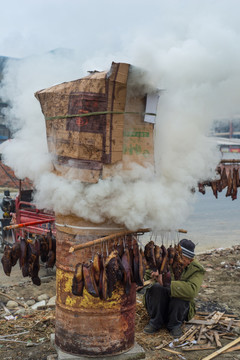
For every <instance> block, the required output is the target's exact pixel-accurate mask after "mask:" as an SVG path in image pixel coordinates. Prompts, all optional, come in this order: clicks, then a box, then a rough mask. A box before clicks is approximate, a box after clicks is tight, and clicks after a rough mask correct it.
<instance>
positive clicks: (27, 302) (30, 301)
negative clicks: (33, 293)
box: [26, 299, 36, 306]
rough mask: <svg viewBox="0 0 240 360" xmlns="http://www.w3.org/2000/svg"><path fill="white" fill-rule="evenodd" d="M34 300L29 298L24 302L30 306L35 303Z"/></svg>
mask: <svg viewBox="0 0 240 360" xmlns="http://www.w3.org/2000/svg"><path fill="white" fill-rule="evenodd" d="M35 302H36V301H35V300H33V299H30V300H27V301H26V304H27V305H28V306H32V305H34V304H35Z"/></svg>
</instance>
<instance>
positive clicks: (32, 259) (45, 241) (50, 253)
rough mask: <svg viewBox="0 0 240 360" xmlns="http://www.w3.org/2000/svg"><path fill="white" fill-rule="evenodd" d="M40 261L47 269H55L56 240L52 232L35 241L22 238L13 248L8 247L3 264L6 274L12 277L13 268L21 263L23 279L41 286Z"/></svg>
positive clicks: (36, 238) (6, 247)
mask: <svg viewBox="0 0 240 360" xmlns="http://www.w3.org/2000/svg"><path fill="white" fill-rule="evenodd" d="M40 260H41V261H42V262H43V263H45V264H46V267H47V268H53V266H54V265H55V262H56V239H55V238H54V237H53V236H52V233H51V231H49V233H48V234H47V236H36V237H35V239H25V238H20V239H19V241H18V242H16V243H15V244H14V245H13V246H12V247H11V246H9V245H6V246H5V248H4V253H3V256H2V259H1V262H2V266H3V270H4V272H5V274H6V275H7V276H10V274H11V270H12V267H13V266H14V265H16V263H17V261H19V266H20V269H21V270H22V275H23V277H27V276H29V277H30V278H31V279H32V282H33V284H35V285H38V286H39V285H41V280H40V278H39V276H38V273H39V270H40Z"/></svg>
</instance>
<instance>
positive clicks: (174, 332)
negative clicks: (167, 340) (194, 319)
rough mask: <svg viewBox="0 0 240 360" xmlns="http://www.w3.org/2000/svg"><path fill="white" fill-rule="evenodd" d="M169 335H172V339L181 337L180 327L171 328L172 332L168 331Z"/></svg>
mask: <svg viewBox="0 0 240 360" xmlns="http://www.w3.org/2000/svg"><path fill="white" fill-rule="evenodd" d="M170 335H172V336H173V337H174V338H179V337H181V336H182V335H183V332H182V329H181V326H175V327H174V328H172V330H171V331H170Z"/></svg>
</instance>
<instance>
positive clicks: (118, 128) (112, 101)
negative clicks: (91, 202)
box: [35, 63, 154, 183]
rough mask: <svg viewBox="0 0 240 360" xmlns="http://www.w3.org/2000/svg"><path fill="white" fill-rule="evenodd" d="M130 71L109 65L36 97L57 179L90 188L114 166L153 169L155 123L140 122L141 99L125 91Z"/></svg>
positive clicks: (143, 100) (143, 96)
mask: <svg viewBox="0 0 240 360" xmlns="http://www.w3.org/2000/svg"><path fill="white" fill-rule="evenodd" d="M130 68H131V66H130V65H129V64H125V63H112V66H111V68H110V70H109V71H104V72H94V73H92V74H90V75H89V76H86V77H84V78H82V79H78V80H75V81H70V82H66V83H63V84H59V85H56V86H53V87H51V88H48V89H44V90H40V91H38V92H36V94H35V96H36V98H37V99H38V100H39V102H40V104H41V109H42V112H43V114H44V116H45V119H46V132H47V142H48V149H49V151H50V152H51V153H53V154H54V168H55V172H56V173H57V174H59V175H64V176H69V177H71V178H77V179H80V180H81V181H84V182H89V183H94V182H97V181H98V180H99V178H105V177H106V176H110V175H112V174H113V172H114V168H115V167H114V166H113V165H115V164H118V163H122V164H123V167H124V168H129V166H130V164H131V163H132V162H137V163H138V164H141V165H143V166H146V163H149V162H150V163H151V164H153V162H154V148H153V127H154V124H153V123H148V122H144V115H145V109H146V94H141V91H138V93H139V94H141V95H138V96H136V95H135V94H134V92H133V91H132V89H130V90H131V91H129V86H128V78H129V72H130ZM131 83H132V80H131Z"/></svg>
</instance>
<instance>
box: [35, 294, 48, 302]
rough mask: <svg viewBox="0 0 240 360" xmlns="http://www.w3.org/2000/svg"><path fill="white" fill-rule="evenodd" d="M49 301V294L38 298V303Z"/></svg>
mask: <svg viewBox="0 0 240 360" xmlns="http://www.w3.org/2000/svg"><path fill="white" fill-rule="evenodd" d="M48 299H49V296H48V294H42V295H39V296H38V298H37V300H38V301H42V300H48Z"/></svg>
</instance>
